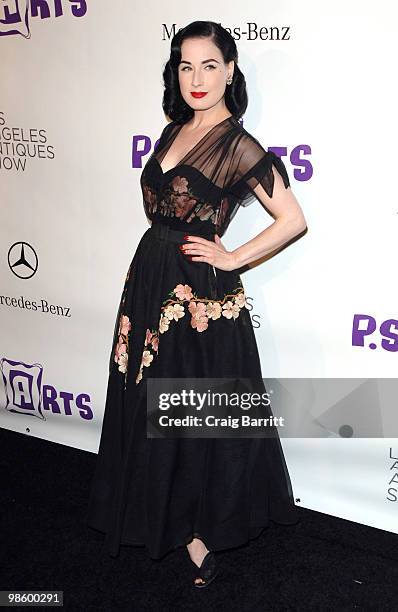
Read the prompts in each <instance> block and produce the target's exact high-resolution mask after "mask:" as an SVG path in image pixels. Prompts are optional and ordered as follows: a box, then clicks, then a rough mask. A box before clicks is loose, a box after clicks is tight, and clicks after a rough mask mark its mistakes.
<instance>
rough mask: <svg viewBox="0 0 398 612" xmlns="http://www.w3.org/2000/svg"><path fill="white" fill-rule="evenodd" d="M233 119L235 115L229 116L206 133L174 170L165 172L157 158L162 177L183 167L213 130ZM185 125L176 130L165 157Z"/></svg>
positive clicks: (170, 169)
mask: <svg viewBox="0 0 398 612" xmlns="http://www.w3.org/2000/svg"><path fill="white" fill-rule="evenodd" d="M233 117H234V116H233V115H229V117H226V118H225V119H223V120H222V121H219V123H216V124H215V125H213V127H211V128H210V130H208V131H207V132H206V134H204V135H203V136H202V138H200V139H199V140H198V142H197V143H196V144H194V145H193V147H191V148H190V149H189V151H187V153H186V154H185V155H184V156H183V157H182V158H181V159H180V160H179V161H178V162H177V163H176V165H175V166H173V167H172V168H169V169H168V170H163V168H162V165H161V163H160V161H159V160H158V159H157V157H156V156H155V160H156V161H157V163H158V166H159V168H160V171H161V173H162V175H163V176H166V174H168V173H169V172H172V171H173V170H175V169H176V168H179V167H180V166H183V165H184V161H185V159H186V158H187V157H188V155H190V154H191V153H192V152H193V151H194V150H195V149H196V148H197V147H198V146H199V145H200V144H201V142H203V140H204V139H205V138H206V136H208V135H209V134H210V133H211V132H212V131H213V130H214V129H215V128H216V127H218V126H219V125H222V124H223V123H225V122H226V121H229V120H230V119H233ZM183 125H185V123H181V125H180V127H179V128H177V129H176V131H175V133H174V135H173V137H172V141H171V143H169V148H168V149H167V151H166V155H165V157H167V153H168V152H169V151H170V147H171V146H172V144H173V142H174V141H175V139H176V137H177V136H178V134H179V133H180V131H181V129H182V127H183ZM162 161H164V158H163V160H162Z"/></svg>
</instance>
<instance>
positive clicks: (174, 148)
mask: <svg viewBox="0 0 398 612" xmlns="http://www.w3.org/2000/svg"><path fill="white" fill-rule="evenodd" d="M164 81H165V92H164V99H163V109H164V111H165V112H166V114H167V115H168V116H169V117H170V118H171V119H172V121H171V123H168V124H167V125H166V127H165V128H164V129H163V131H162V134H161V136H160V139H159V142H158V145H157V147H156V149H155V151H154V152H153V154H152V155H151V157H150V159H149V160H148V162H147V164H146V165H145V167H144V170H143V172H142V175H141V186H142V192H143V198H144V208H145V212H146V215H147V217H148V219H149V220H150V221H151V223H152V224H151V227H150V228H149V229H148V230H147V231H146V232H145V233H144V235H143V236H142V238H141V240H140V243H139V245H138V248H137V250H136V253H135V255H134V257H133V260H132V262H131V264H130V267H129V269H128V272H127V277H126V281H125V285H124V289H123V293H122V297H121V300H120V306H119V310H118V313H117V317H116V323H115V329H114V337H113V344H112V351H111V357H110V367H109V381H108V389H107V398H106V406H105V413H104V419H103V427H102V434H101V441H100V446H99V452H98V459H97V465H96V472H95V476H94V479H93V483H92V490H91V496H90V502H89V510H88V523H89V525H90V526H91V527H93V528H95V529H98V530H100V531H102V532H103V533H106V538H105V542H106V545H107V548H108V552H109V553H110V554H111V555H112V556H117V555H118V554H119V547H120V545H121V544H132V545H141V546H146V548H147V550H148V552H149V555H150V556H151V557H152V558H155V559H156V558H161V557H163V556H164V555H165V554H166V553H167V552H168V551H171V550H174V549H175V548H177V547H179V546H186V547H187V548H186V550H187V551H188V554H189V557H190V559H191V561H192V566H191V567H192V569H193V568H195V571H194V575H195V579H194V582H193V584H194V585H195V586H196V587H199V588H202V587H205V586H207V585H208V584H210V582H211V581H212V580H213V579H214V577H215V576H216V575H217V572H218V568H217V564H216V557H215V554H214V553H215V551H217V550H222V549H228V548H232V547H236V546H239V545H241V544H245V543H247V542H249V540H250V539H253V538H255V537H257V536H258V535H259V534H260V533H261V531H262V530H263V528H264V527H265V526H266V525H268V523H269V520H270V519H271V520H273V521H276V522H279V523H283V524H292V523H295V522H297V520H298V517H297V508H296V507H295V505H294V501H293V495H292V489H291V483H290V479H289V474H288V471H287V468H286V464H285V461H284V457H283V452H282V449H281V445H280V440H279V437H278V436H276V437H275V438H273V439H271V438H257V439H254V438H240V439H239V438H235V439H233V438H230V439H225V438H193V439H192V438H190V439H188V438H175V439H170V438H169V439H155V438H147V428H146V391H147V388H146V383H147V379H148V378H151V377H153V378H156V377H158V378H164V377H166V378H167V377H168V378H189V377H190V378H201V377H214V378H228V377H250V378H251V379H261V376H262V374H261V368H260V360H259V354H258V350H257V345H256V340H255V336H254V331H253V327H252V323H251V319H250V314H249V311H248V309H247V308H246V301H245V294H244V288H243V285H242V281H241V278H240V276H239V270H242V269H247V264H249V263H250V262H253V261H254V260H256V259H259V258H260V257H262V256H263V255H265V254H266V253H269V252H271V251H273V250H275V249H276V248H278V247H280V246H281V245H282V244H284V243H286V242H287V241H288V240H290V239H291V238H292V237H293V236H296V235H297V234H299V233H300V232H301V231H303V230H304V229H305V227H306V224H305V219H304V216H303V214H302V211H301V208H300V206H299V204H298V203H297V200H296V199H295V197H294V195H293V193H292V191H291V189H290V187H289V178H288V175H287V172H286V169H285V166H284V164H283V162H282V161H281V159H280V158H279V157H277V156H276V155H275V154H273V153H271V152H267V151H265V149H263V147H262V146H261V145H260V143H259V142H258V141H257V140H256V139H255V138H254V137H253V136H251V135H250V134H249V133H248V132H247V131H246V130H245V129H244V128H243V127H242V126H241V125H240V123H239V121H238V119H239V118H240V117H241V116H242V114H243V113H244V111H245V109H246V106H247V94H246V86H245V79H244V77H243V74H242V73H241V71H240V69H239V67H238V64H237V50H236V45H235V42H234V40H233V38H232V36H231V35H230V34H229V33H228V32H227V30H225V29H224V28H222V27H221V26H220V25H219V24H217V23H214V22H210V21H196V22H193V23H191V24H189V25H188V26H186V27H185V28H183V29H182V30H180V31H179V32H178V33H177V34H176V35H175V36H174V38H173V40H172V42H171V54H170V59H169V61H168V62H167V64H166V66H165V69H164ZM256 199H258V200H260V202H261V203H262V204H263V205H264V206H265V207H267V209H268V210H270V212H271V214H272V215H273V216H274V217H276V220H275V222H274V223H273V224H272V225H271V226H270V227H268V228H267V229H266V230H264V231H263V232H261V233H260V234H258V236H256V237H255V238H253V239H251V240H249V241H248V242H246V243H245V244H243V245H241V246H239V247H238V248H236V249H234V250H233V251H228V250H227V249H226V248H225V247H224V246H223V244H222V241H221V238H220V236H222V235H223V234H224V232H225V230H226V228H227V226H228V224H229V223H230V221H231V219H232V217H233V216H234V214H235V213H236V210H237V209H238V208H239V206H240V205H244V206H246V205H247V204H249V203H251V202H252V201H254V200H256Z"/></svg>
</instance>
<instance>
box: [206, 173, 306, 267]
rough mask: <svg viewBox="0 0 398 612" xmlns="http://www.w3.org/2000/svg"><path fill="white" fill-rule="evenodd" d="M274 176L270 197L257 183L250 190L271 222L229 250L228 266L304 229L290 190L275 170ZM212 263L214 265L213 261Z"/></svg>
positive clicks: (264, 251) (272, 247)
mask: <svg viewBox="0 0 398 612" xmlns="http://www.w3.org/2000/svg"><path fill="white" fill-rule="evenodd" d="M274 177H275V182H274V192H273V195H272V198H270V197H269V196H268V195H267V193H266V191H265V189H264V188H263V187H262V186H261V185H260V184H258V185H257V186H256V187H254V191H255V193H256V196H257V197H258V199H259V201H260V202H261V204H262V205H263V206H264V208H266V209H267V210H268V212H269V213H270V214H271V215H272V216H273V217H274V219H275V221H274V223H272V225H270V226H269V227H267V228H266V229H265V230H264V231H262V232H260V233H259V234H257V236H255V237H254V238H252V239H251V240H249V241H248V242H246V243H245V244H242V245H241V246H239V247H237V248H236V249H234V250H233V251H231V252H230V255H231V257H232V261H233V268H232V269H235V268H240V267H242V266H244V265H247V264H249V263H251V262H253V261H255V260H257V259H260V258H262V257H264V256H265V255H268V253H271V252H272V251H274V250H275V249H278V248H279V247H281V246H282V245H284V244H285V243H286V242H289V240H291V239H292V238H294V237H295V236H297V235H298V234H300V233H302V232H304V230H305V229H306V228H307V223H306V220H305V218H304V214H303V211H302V209H301V207H300V204H299V203H298V201H297V199H296V197H295V195H294V193H293V191H292V189H291V188H290V187H288V188H287V189H286V188H285V186H284V184H283V180H282V177H281V175H280V174H279V172H277V171H276V170H275V169H274ZM214 265H215V266H217V264H214Z"/></svg>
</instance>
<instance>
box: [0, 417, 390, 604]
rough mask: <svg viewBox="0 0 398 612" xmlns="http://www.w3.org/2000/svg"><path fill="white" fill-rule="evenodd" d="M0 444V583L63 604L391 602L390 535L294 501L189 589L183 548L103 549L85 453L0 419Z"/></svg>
mask: <svg viewBox="0 0 398 612" xmlns="http://www.w3.org/2000/svg"><path fill="white" fill-rule="evenodd" d="M0 444H1V453H0V465H1V499H0V509H1V510H0V512H1V519H0V529H1V542H0V551H1V553H0V554H1V557H0V572H1V573H0V590H3V591H4V590H11V589H19V590H40V589H43V590H62V591H63V592H64V606H63V608H59V609H64V610H68V611H69V610H70V611H72V612H80V611H82V612H90V611H93V612H100V611H105V612H117V611H119V610H120V611H133V612H169V611H170V612H171V611H173V612H177V611H181V612H182V611H183V612H191V611H195V612H196V611H200V612H202V611H203V612H204V611H207V610H210V611H212V610H216V611H217V612H222V611H224V610H228V611H237V612H257V611H261V612H263V611H264V612H266V611H271V610H278V611H279V610H281V611H282V610H303V611H305V612H309V611H312V610H316V611H323V610H325V611H327V610H336V611H339V612H340V611H346V610H347V611H348V610H357V611H362V610H375V611H378V610H383V611H394V610H398V535H395V534H391V533H389V532H386V531H382V530H379V529H373V528H371V527H365V526H363V525H358V524H356V523H353V522H350V521H346V520H343V519H337V518H334V517H330V516H328V515H325V514H321V513H319V512H314V511H311V510H306V509H304V508H300V514H301V521H300V523H298V524H297V525H294V526H289V527H283V526H279V525H276V524H272V526H271V527H270V528H269V529H266V530H265V531H264V532H263V534H262V535H261V536H260V537H259V538H257V539H256V540H253V541H252V542H251V543H250V545H246V546H243V547H239V548H235V549H233V550H231V551H226V552H220V553H218V554H217V558H218V561H219V563H220V567H221V572H222V573H221V574H220V575H219V576H218V577H217V578H216V580H215V581H214V582H213V583H212V584H211V585H209V587H208V588H207V589H202V590H200V589H195V588H194V587H193V586H191V577H192V574H191V565H190V561H189V558H188V556H187V554H188V553H187V552H186V549H184V548H180V549H178V550H177V551H175V552H171V553H169V554H168V555H166V556H165V557H164V558H163V559H161V560H152V559H150V558H149V557H148V556H147V554H146V552H145V548H142V547H132V546H123V547H122V548H121V553H120V556H119V557H117V558H112V557H109V556H108V555H107V554H104V552H103V549H102V544H103V536H102V534H100V533H99V532H96V531H94V530H92V529H90V528H88V527H86V525H85V523H84V518H85V511H86V503H87V496H88V491H89V487H90V481H91V477H92V474H93V470H94V465H95V460H96V455H95V454H92V453H87V452H84V451H80V450H76V449H74V448H70V447H67V446H63V445H60V444H55V443H52V442H46V441H44V440H41V439H39V438H32V437H29V436H27V435H23V434H18V433H14V432H10V431H8V430H5V429H0ZM397 520H398V519H397ZM14 609H17V608H14ZM18 609H21V610H27V609H29V608H28V607H20V608H18ZM33 609H39V608H38V607H34V608H33ZM52 609H54V608H52Z"/></svg>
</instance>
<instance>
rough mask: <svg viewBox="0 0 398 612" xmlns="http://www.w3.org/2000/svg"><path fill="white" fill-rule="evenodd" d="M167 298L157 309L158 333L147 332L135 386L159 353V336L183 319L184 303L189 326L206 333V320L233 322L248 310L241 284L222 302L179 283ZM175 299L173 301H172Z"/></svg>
mask: <svg viewBox="0 0 398 612" xmlns="http://www.w3.org/2000/svg"><path fill="white" fill-rule="evenodd" d="M169 296H170V297H169V298H168V299H166V300H164V301H163V303H162V307H161V309H160V311H161V315H160V319H159V330H157V331H156V330H149V329H147V331H146V338H145V347H146V348H144V351H143V353H142V359H141V365H140V369H139V372H138V375H137V378H136V381H135V382H136V383H137V384H138V383H139V382H140V380H141V379H142V372H143V369H144V367H149V366H150V365H151V363H152V361H153V357H154V353H156V355H157V354H158V349H159V334H164V333H165V332H166V331H167V330H168V329H169V326H170V323H171V321H173V320H174V321H178V320H179V319H181V318H182V317H183V316H185V312H186V311H185V308H184V306H183V303H184V302H189V304H188V311H189V312H190V314H191V326H192V328H193V329H196V330H197V331H198V332H202V331H205V330H206V329H207V328H208V326H209V323H208V322H209V319H212V320H213V321H216V320H217V319H219V318H220V317H221V316H223V317H225V318H226V319H236V318H237V317H238V316H239V313H240V310H241V309H242V308H243V307H247V300H246V295H245V291H244V289H243V286H242V285H241V284H240V285H239V286H238V287H237V288H236V289H233V292H232V293H228V294H227V295H225V296H224V298H223V299H222V300H213V299H209V298H199V297H198V296H197V295H196V294H195V293H194V292H193V291H192V287H190V286H189V285H183V284H181V283H180V284H179V285H176V287H174V289H173V291H170V293H169ZM173 298H176V299H173Z"/></svg>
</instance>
